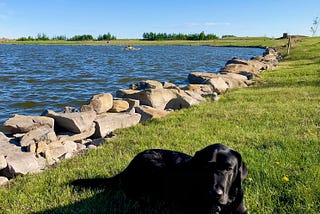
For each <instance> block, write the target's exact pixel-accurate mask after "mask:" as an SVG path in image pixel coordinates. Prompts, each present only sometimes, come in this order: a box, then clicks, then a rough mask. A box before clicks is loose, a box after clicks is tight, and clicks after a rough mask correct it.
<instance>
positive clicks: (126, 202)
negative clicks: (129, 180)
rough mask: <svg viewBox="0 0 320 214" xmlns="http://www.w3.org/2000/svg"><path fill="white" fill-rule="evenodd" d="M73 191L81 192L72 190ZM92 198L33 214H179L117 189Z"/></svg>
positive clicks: (96, 193)
mask: <svg viewBox="0 0 320 214" xmlns="http://www.w3.org/2000/svg"><path fill="white" fill-rule="evenodd" d="M73 191H81V190H78V189H74V190H73ZM94 192H95V194H94V196H92V197H90V198H86V199H83V200H80V201H78V202H76V203H73V204H69V205H66V206H61V207H55V208H52V209H48V210H44V211H40V212H34V214H49V213H77V214H78V213H86V214H87V213H105V214H109V213H110V214H117V213H119V214H120V213H121V214H122V213H128V214H141V213H142V214H143V213H155V214H158V213H159V214H160V213H161V214H165V213H181V211H179V209H177V208H176V207H174V205H172V204H169V203H168V202H164V201H151V200H149V199H147V198H144V199H143V200H139V201H137V200H132V199H129V198H128V197H127V196H126V195H125V193H124V192H123V191H121V190H119V189H113V190H96V191H94Z"/></svg>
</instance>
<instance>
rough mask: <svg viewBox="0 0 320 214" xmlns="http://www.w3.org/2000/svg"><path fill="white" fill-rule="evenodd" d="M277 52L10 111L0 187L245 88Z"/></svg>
mask: <svg viewBox="0 0 320 214" xmlns="http://www.w3.org/2000/svg"><path fill="white" fill-rule="evenodd" d="M279 60H280V56H279V54H278V53H277V52H276V51H275V50H274V49H267V50H266V52H265V54H264V55H263V56H260V57H256V58H253V59H251V60H243V59H237V58H234V59H232V60H229V61H228V62H227V63H226V65H225V67H223V68H222V69H221V71H220V72H218V73H200V72H193V73H190V74H189V75H188V79H189V82H190V84H189V85H187V86H183V87H182V86H181V87H178V86H176V85H174V84H172V83H160V82H158V81H155V80H145V81H141V82H138V83H135V84H132V85H131V86H130V88H129V89H122V90H119V91H117V92H116V97H117V98H114V97H113V96H112V94H110V93H105V94H97V95H94V96H93V97H92V98H91V99H90V101H89V102H88V103H87V104H86V105H83V106H82V107H81V108H80V110H78V109H77V108H74V107H65V109H64V111H63V112H59V113H57V112H54V111H51V110H47V111H45V112H43V113H42V115H41V116H24V115H14V116H13V117H12V118H10V119H9V120H7V121H6V122H5V123H4V124H3V128H4V130H5V134H4V133H2V132H0V149H1V150H0V185H1V184H3V183H5V182H7V181H8V179H11V178H14V177H15V176H17V175H25V174H27V173H33V172H40V171H42V170H44V169H45V168H46V167H47V166H49V165H53V164H56V163H57V162H58V161H60V160H62V159H66V158H70V157H72V156H73V155H75V154H78V153H79V152H81V151H85V150H87V149H90V148H96V147H97V146H98V145H100V144H101V143H102V142H105V141H106V138H108V137H110V136H112V132H113V131H114V130H115V129H118V128H125V127H129V126H133V125H136V124H138V123H139V122H145V121H147V120H149V119H151V118H161V117H165V116H167V115H168V114H169V113H170V112H171V111H173V110H178V109H181V108H188V107H190V106H193V105H198V104H199V103H200V102H202V101H204V100H205V97H207V96H210V97H213V98H214V99H217V98H218V96H219V95H220V94H222V93H224V92H225V91H227V90H229V89H230V88H235V87H247V86H249V85H251V84H253V83H254V81H253V78H254V77H257V76H259V73H260V72H261V71H264V70H268V69H274V68H275V67H276V66H277V65H278V64H279Z"/></svg>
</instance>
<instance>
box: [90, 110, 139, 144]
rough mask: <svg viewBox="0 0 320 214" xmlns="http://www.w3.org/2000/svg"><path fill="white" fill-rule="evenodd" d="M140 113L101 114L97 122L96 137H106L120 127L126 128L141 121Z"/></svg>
mask: <svg viewBox="0 0 320 214" xmlns="http://www.w3.org/2000/svg"><path fill="white" fill-rule="evenodd" d="M140 118H141V115H140V114H136V113H106V114H102V115H99V116H98V117H97V119H96V120H95V121H94V122H95V124H96V131H95V134H94V137H95V138H104V137H106V136H107V135H108V134H110V133H111V132H112V131H114V130H115V129H118V128H126V127H129V126H133V125H136V124H138V123H139V121H140Z"/></svg>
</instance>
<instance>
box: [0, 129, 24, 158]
mask: <svg viewBox="0 0 320 214" xmlns="http://www.w3.org/2000/svg"><path fill="white" fill-rule="evenodd" d="M10 140H11V141H13V139H9V138H8V137H6V136H5V135H4V134H3V133H2V132H0V148H1V150H0V151H1V152H0V153H2V154H3V155H4V156H7V155H8V154H10V153H15V152H20V151H21V148H20V147H18V146H16V145H15V144H12V143H10V142H9V141H10Z"/></svg>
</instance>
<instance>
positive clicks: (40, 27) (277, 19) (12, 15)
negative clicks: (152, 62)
mask: <svg viewBox="0 0 320 214" xmlns="http://www.w3.org/2000/svg"><path fill="white" fill-rule="evenodd" d="M317 16H319V17H320V0H304V1H303V0H265V1H258V0H247V1H245V0H243V1H240V0H226V1H224V0H161V1H160V0H159V1H152V0H113V1H111V0H0V38H3V37H5V38H18V37H22V36H37V34H38V33H45V34H46V35H48V36H49V37H52V36H56V35H66V36H67V37H71V36H74V35H78V34H91V35H93V36H94V37H97V36H98V35H99V34H104V33H108V32H110V33H111V34H112V35H115V36H116V37H117V38H141V37H142V34H143V33H144V32H157V33H159V32H161V33H185V34H189V33H200V32H201V31H204V32H205V33H206V34H208V33H213V34H216V35H218V36H221V35H226V34H232V35H236V36H268V37H280V36H281V35H282V33H284V32H287V33H289V34H304V35H311V32H310V27H311V26H312V22H313V20H314V18H315V17H317ZM319 31H320V29H319ZM317 35H320V34H319V32H318V33H317Z"/></svg>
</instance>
